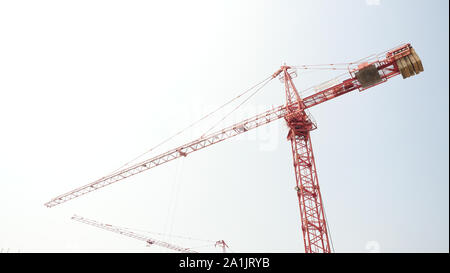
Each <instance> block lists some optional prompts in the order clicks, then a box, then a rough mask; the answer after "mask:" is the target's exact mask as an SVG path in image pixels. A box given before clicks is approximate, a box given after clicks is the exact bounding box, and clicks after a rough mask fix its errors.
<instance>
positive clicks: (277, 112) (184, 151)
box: [45, 106, 286, 207]
mask: <svg viewBox="0 0 450 273" xmlns="http://www.w3.org/2000/svg"><path fill="white" fill-rule="evenodd" d="M285 113H286V107H285V106H279V107H277V108H274V109H271V110H269V111H266V112H264V113H262V114H259V115H257V116H255V117H253V118H250V119H247V120H244V121H242V122H240V123H237V124H234V125H232V126H229V127H227V128H225V129H222V130H221V131H219V132H215V133H212V134H209V135H207V136H205V137H203V138H200V139H197V140H195V141H192V142H190V143H188V144H185V145H183V146H180V147H178V148H175V149H173V150H170V151H168V152H166V153H163V154H161V155H158V156H156V157H153V158H151V159H148V160H146V161H143V162H140V163H138V164H135V165H133V166H131V167H128V168H126V169H123V170H120V171H118V172H116V173H113V174H111V175H109V176H106V177H102V178H100V179H98V180H97V181H95V182H92V183H90V184H87V185H85V186H83V187H80V188H78V189H75V190H72V191H70V192H68V193H65V194H63V195H60V196H58V197H56V198H54V199H52V200H51V201H49V202H47V203H45V205H46V206H47V207H53V206H56V205H58V204H61V203H64V202H67V201H69V200H71V199H74V198H76V197H79V196H81V195H84V194H87V193H89V192H92V191H94V190H97V189H100V188H103V187H105V186H108V185H110V184H113V183H115V182H117V181H120V180H123V179H125V178H127V177H130V176H133V175H135V174H138V173H141V172H143V171H146V170H148V169H151V168H153V167H156V166H159V165H161V164H164V163H167V162H169V161H172V160H174V159H177V158H180V157H182V156H186V155H188V154H190V153H192V152H195V151H198V150H201V149H203V148H205V147H208V146H211V145H213V144H215V143H218V142H221V141H223V140H225V139H228V138H231V137H233V136H236V135H238V134H241V133H245V132H247V131H249V130H251V129H254V128H257V127H259V126H261V125H264V124H267V123H269V122H272V121H275V120H278V119H280V118H282V117H284V115H285Z"/></svg>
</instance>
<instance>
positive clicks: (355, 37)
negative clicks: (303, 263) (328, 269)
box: [0, 0, 449, 252]
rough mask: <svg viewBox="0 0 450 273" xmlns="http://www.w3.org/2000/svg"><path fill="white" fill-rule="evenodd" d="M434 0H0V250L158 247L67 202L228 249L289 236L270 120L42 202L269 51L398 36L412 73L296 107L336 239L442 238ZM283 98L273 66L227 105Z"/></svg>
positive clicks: (445, 46) (321, 50) (379, 42)
mask: <svg viewBox="0 0 450 273" xmlns="http://www.w3.org/2000/svg"><path fill="white" fill-rule="evenodd" d="M448 5H449V4H448V1H437V0H435V1H400V0H399V1H386V0H378V1H374V0H371V1H366V0H352V1H350V0H347V1H262V0H261V1H257V0H254V1H92V0H90V1H19V0H18V1H0V126H1V127H0V128H1V129H0V130H1V133H0V221H1V222H0V249H1V251H3V252H6V251H9V252H18V251H20V252H48V251H58V252H61V251H62V252H68V251H87V252H96V251H114V252H115V251H118V252H129V251H132V252H163V251H166V250H165V249H162V248H158V247H151V248H147V247H145V244H144V243H143V242H140V241H135V240H133V239H130V238H126V237H123V236H121V235H117V234H113V233H110V232H107V231H102V230H99V229H96V228H94V227H90V226H86V225H83V224H81V223H77V222H74V221H72V220H70V217H71V216H72V215H73V214H74V213H75V214H78V215H81V216H85V217H88V218H92V219H96V220H99V221H102V222H106V223H110V224H116V225H119V226H125V227H130V228H136V229H140V230H148V231H153V232H160V233H169V234H173V235H184V236H189V237H194V238H202V239H208V240H218V239H224V240H225V241H226V242H228V244H229V245H230V246H231V248H232V249H233V250H234V251H238V252H303V251H304V249H303V239H302V236H301V230H300V221H299V218H300V216H299V211H298V210H299V209H298V203H297V197H296V194H295V191H294V185H295V178H294V171H293V166H292V155H291V150H290V144H289V142H288V141H287V140H286V134H287V128H286V126H285V124H284V122H283V121H282V120H280V121H277V122H274V123H272V124H270V125H267V126H265V127H261V128H259V129H256V130H254V131H251V132H248V133H247V134H246V135H242V136H240V137H237V138H236V139H230V140H228V141H226V142H222V143H220V144H217V145H214V146H212V147H209V148H207V149H205V150H202V151H199V152H196V153H193V154H191V155H189V156H188V157H187V158H184V159H181V160H178V161H174V162H171V163H169V164H166V165H164V166H160V167H158V168H155V169H152V170H150V171H148V172H146V173H144V174H140V175H138V176H136V177H133V178H130V179H127V180H124V181H121V182H118V183H117V184H114V185H111V186H109V187H106V188H103V189H101V190H98V191H96V192H93V193H90V194H88V195H86V196H83V197H81V198H78V199H76V200H72V201H70V202H68V203H65V204H63V205H60V206H57V207H54V208H46V207H45V206H44V203H45V202H47V201H49V200H50V199H51V198H53V197H55V196H56V195H59V194H61V193H64V192H66V191H69V190H71V189H73V188H75V187H78V186H81V185H84V184H87V183H89V182H91V181H93V180H95V179H97V178H99V177H101V176H103V175H106V174H107V173H109V172H111V171H112V170H114V169H116V168H118V167H120V166H121V165H122V164H123V163H125V162H127V161H129V160H130V159H132V158H134V157H135V156H136V155H139V154H140V153H142V152H144V151H146V150H148V149H149V148H151V147H152V146H153V145H155V144H157V143H158V142H160V141H162V140H164V139H165V138H167V137H169V136H171V135H172V134H174V133H175V132H177V131H178V130H180V129H182V128H184V127H185V126H187V125H189V124H190V123H191V122H193V121H195V120H196V119H198V118H200V117H201V116H202V115H204V114H206V113H207V112H208V111H211V110H212V109H214V107H217V106H219V105H221V104H222V103H224V102H225V101H227V100H229V99H231V98H233V97H234V96H236V95H238V94H239V93H241V92H242V91H244V90H245V89H246V88H248V87H250V86H251V85H253V84H255V83H257V82H259V81H260V80H262V79H264V78H265V77H267V76H268V75H270V74H272V73H273V72H275V71H276V70H277V69H278V68H279V66H280V65H281V64H282V63H284V62H286V63H287V64H290V65H301V64H322V63H342V62H350V61H354V60H357V59H359V58H362V57H365V56H367V55H370V54H373V53H378V52H382V51H384V50H387V49H390V48H392V47H394V46H397V45H399V44H401V43H405V42H410V43H411V44H412V45H413V47H414V48H415V49H416V51H417V53H418V54H419V56H420V57H421V59H422V61H423V64H424V68H425V71H424V72H423V73H421V74H420V75H418V76H414V77H411V78H408V79H406V80H403V79H402V78H401V77H396V78H394V79H392V80H389V81H388V82H387V83H384V84H382V85H380V86H377V87H375V88H372V89H369V90H367V91H364V92H358V91H355V92H353V93H351V94H347V95H345V96H342V97H340V98H337V99H335V100H333V101H330V102H327V103H324V104H322V105H320V106H317V107H315V108H313V109H311V114H312V115H313V116H314V118H315V119H316V121H317V123H318V129H317V130H316V131H314V132H313V133H312V142H313V147H314V152H315V157H316V165H317V168H318V176H319V182H320V185H321V190H322V196H323V199H324V202H325V208H326V213H327V217H328V221H329V226H330V229H331V235H332V239H333V244H334V248H335V250H336V252H369V251H381V252H448V251H449V237H448V234H449V187H448V185H449V169H448V164H449V157H448V149H449V146H448V143H449V141H448V140H449V127H448V116H449V104H448V99H449V98H448V92H449V80H448V73H449V71H448V70H449V65H448V57H449V56H448V51H449V43H448V40H449V27H448V20H449V15H448V8H449V7H448ZM334 75H336V73H330V72H311V73H300V76H299V77H297V78H296V79H295V83H296V84H297V86H298V88H299V89H304V88H306V87H309V86H310V85H313V84H318V83H320V82H321V81H324V80H327V79H330V78H331V77H333V76H334ZM283 102H284V90H283V85H282V84H281V83H280V81H278V80H273V81H272V82H271V83H270V84H269V85H268V86H266V88H264V89H263V90H262V91H261V93H259V94H258V95H257V96H255V98H254V99H252V100H251V101H250V102H249V103H248V104H246V107H244V108H243V109H242V111H239V112H237V113H236V114H235V115H233V116H231V117H230V119H228V120H227V122H228V123H232V122H237V121H240V120H242V119H244V118H246V117H250V116H252V115H255V114H257V113H259V112H263V111H264V110H266V109H268V108H270V107H272V106H278V105H281V104H282V103H283ZM230 109H232V108H229V109H228V110H230ZM226 110H227V109H226ZM226 113H227V112H226V111H224V112H221V113H219V115H218V116H217V117H216V119H211V120H206V121H205V122H204V123H202V124H201V126H199V127H197V128H195V129H194V130H191V131H189V132H187V133H186V134H183V135H181V136H180V137H178V138H176V139H175V140H174V141H172V142H170V143H168V145H166V146H165V147H162V149H160V150H159V151H164V149H166V148H167V149H169V148H172V147H174V146H176V145H177V144H179V143H183V142H187V141H190V140H192V139H193V138H194V137H197V136H198V135H199V134H201V132H202V131H204V130H205V129H207V128H209V127H210V126H212V125H213V124H214V123H215V122H216V121H217V119H219V118H220V117H221V116H223V115H224V114H226ZM224 125H225V123H224ZM148 156H151V154H149V155H148ZM143 159H145V158H143ZM161 239H164V240H166V241H169V242H173V243H177V244H180V245H183V246H186V247H194V246H196V245H202V242H194V241H192V240H185V241H180V240H178V239H174V238H171V237H169V236H161ZM199 250H200V251H216V250H215V249H214V248H213V247H212V248H203V249H199Z"/></svg>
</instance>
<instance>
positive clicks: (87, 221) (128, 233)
mask: <svg viewBox="0 0 450 273" xmlns="http://www.w3.org/2000/svg"><path fill="white" fill-rule="evenodd" d="M71 219H72V220H75V221H78V222H81V223H84V224H88V225H91V226H94V227H98V228H101V229H104V230H108V231H111V232H115V233H119V234H122V235H124V236H128V237H131V238H133V239H137V240H140V241H144V242H147V244H148V245H157V246H161V247H164V248H168V249H171V250H175V251H178V252H183V253H197V251H194V250H192V249H191V248H186V247H181V246H177V245H174V244H170V243H167V242H164V241H161V240H156V239H153V238H150V237H148V236H146V235H141V234H138V233H135V232H133V231H130V230H128V229H125V228H121V227H117V226H113V225H110V224H104V223H100V222H97V221H95V220H91V219H87V218H84V217H81V216H78V215H74V216H72V218H71ZM214 246H215V247H217V246H219V247H221V248H222V251H223V252H224V253H225V252H226V249H227V248H228V245H227V244H226V243H225V241H224V240H219V241H217V242H215V244H214Z"/></svg>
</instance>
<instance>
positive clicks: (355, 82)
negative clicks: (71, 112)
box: [45, 44, 423, 253]
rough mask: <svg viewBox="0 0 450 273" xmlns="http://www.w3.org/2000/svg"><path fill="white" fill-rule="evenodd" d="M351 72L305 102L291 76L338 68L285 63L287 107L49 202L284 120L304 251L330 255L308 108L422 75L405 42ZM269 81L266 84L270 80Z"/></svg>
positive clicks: (349, 67)
mask: <svg viewBox="0 0 450 273" xmlns="http://www.w3.org/2000/svg"><path fill="white" fill-rule="evenodd" d="M345 65H347V68H346V69H347V70H348V74H346V78H345V79H342V80H341V79H340V78H339V80H338V79H335V80H333V81H328V82H326V83H325V84H322V85H319V86H318V87H316V88H314V89H313V92H314V93H313V94H311V95H309V96H306V97H304V98H302V97H301V96H300V94H299V92H298V91H297V89H296V87H295V85H294V82H293V81H292V78H293V77H294V76H295V75H296V72H295V71H296V70H295V69H314V68H315V69H336V66H334V65H328V66H327V65H322V66H321V65H317V66H297V67H295V66H287V65H283V66H281V67H280V69H278V70H277V71H276V72H275V73H274V74H273V75H272V76H271V77H270V78H269V80H271V79H273V78H276V77H280V80H281V81H282V82H283V83H284V89H285V95H286V104H285V105H281V106H279V107H276V108H273V109H270V110H268V111H266V112H264V113H261V114H259V115H256V116H254V117H252V118H249V119H246V120H244V121H241V122H239V123H236V124H234V125H232V126H228V127H226V128H224V129H222V130H219V131H216V132H214V133H210V134H208V135H204V136H202V137H200V138H199V139H196V140H194V141H192V142H189V143H187V144H185V145H181V146H179V147H177V148H175V149H172V150H170V151H167V152H165V153H162V154H160V155H157V156H155V157H153V158H150V159H147V160H145V161H142V162H139V163H137V164H134V165H132V166H130V167H126V168H123V169H120V170H118V171H116V172H114V173H112V174H109V175H107V176H104V177H102V178H100V179H98V180H96V181H94V182H92V183H89V184H87V185H85V186H82V187H80V188H77V189H74V190H72V191H69V192H67V193H65V194H62V195H59V196H57V197H55V198H53V199H51V200H50V201H49V202H47V203H45V205H46V206H47V207H53V206H56V205H59V204H61V203H64V202H66V201H69V200H72V199H74V198H76V197H79V196H81V195H84V194H86V193H89V192H91V191H94V190H97V189H99V188H102V187H105V186H107V185H110V184H113V183H115V182H117V181H120V180H123V179H125V178H128V177H130V176H133V175H135V174H138V173H141V172H143V171H146V170H148V169H151V168H154V167H156V166H159V165H161V164H164V163H167V162H169V161H172V160H174V159H177V158H180V157H185V156H187V155H188V154H190V153H192V152H195V151H198V150H201V149H203V148H206V147H208V146H211V145H213V144H216V143H218V142H221V141H223V140H225V139H228V138H231V137H233V136H236V135H239V134H241V133H244V132H247V131H249V130H251V129H254V128H257V127H259V126H261V125H264V124H267V123H270V122H272V121H275V120H278V119H280V118H284V119H285V121H286V123H287V125H288V127H289V134H288V136H287V138H288V140H289V141H290V142H291V147H292V154H293V162H294V170H295V178H296V187H295V189H296V191H297V196H298V200H299V208H300V217H301V227H302V233H303V241H304V247H305V252H307V253H313V252H331V248H330V238H329V234H328V228H327V223H326V219H325V214H324V208H323V200H322V197H321V194H320V187H319V182H318V178H317V169H316V165H315V162H314V154H313V149H312V145H311V137H310V132H311V131H312V130H314V129H316V128H317V126H316V124H315V122H314V121H313V120H312V118H311V117H310V115H308V113H307V110H308V109H309V108H311V107H313V106H316V105H318V104H321V103H323V102H326V101H328V100H331V99H333V98H336V97H338V96H341V95H343V94H346V93H349V92H351V91H354V90H359V91H363V90H365V89H368V88H371V87H374V86H376V85H379V84H381V83H383V82H386V81H387V80H388V79H390V78H392V77H394V76H397V75H400V74H401V75H402V76H403V78H408V77H410V76H413V75H415V74H419V73H420V72H422V71H423V66H422V62H421V60H420V58H419V56H418V55H417V53H416V52H415V51H414V49H413V48H412V46H411V45H410V44H404V45H401V46H399V47H396V48H394V49H392V50H389V51H385V52H384V53H381V54H378V55H373V56H372V57H370V58H365V59H362V60H360V61H358V62H353V63H347V64H345ZM266 83H267V82H266Z"/></svg>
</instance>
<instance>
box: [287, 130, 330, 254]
mask: <svg viewBox="0 0 450 273" xmlns="http://www.w3.org/2000/svg"><path fill="white" fill-rule="evenodd" d="M291 144H292V153H293V156H294V167H295V175H296V182H297V188H296V189H297V195H298V199H299V206H300V215H301V222H302V231H303V240H304V244H305V251H306V252H307V253H317V252H330V246H329V241H328V233H327V226H326V221H325V217H324V214H323V207H322V197H321V195H320V188H319V183H318V179H317V173H316V167H315V163H314V155H313V152H312V147H311V141H310V139H309V132H305V133H304V134H303V135H297V136H295V137H292V138H291Z"/></svg>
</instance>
